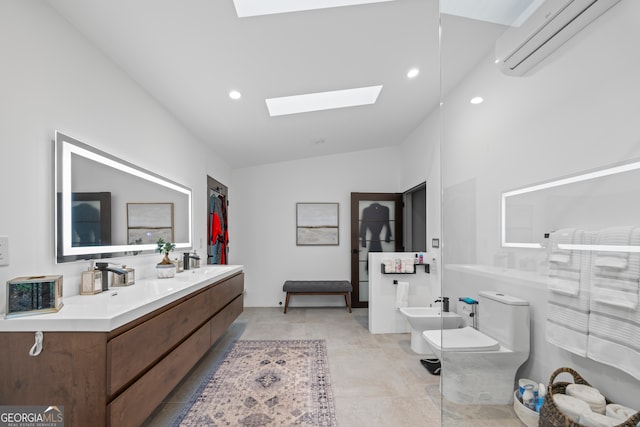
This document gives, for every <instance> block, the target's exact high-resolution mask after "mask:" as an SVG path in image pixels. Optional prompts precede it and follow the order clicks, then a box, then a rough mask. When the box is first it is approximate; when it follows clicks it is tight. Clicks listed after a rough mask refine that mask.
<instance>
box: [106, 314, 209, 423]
mask: <svg viewBox="0 0 640 427" xmlns="http://www.w3.org/2000/svg"><path fill="white" fill-rule="evenodd" d="M210 346H211V323H210V322H207V323H206V324H205V325H203V326H202V327H201V328H200V329H198V331H196V332H195V333H194V334H193V335H191V336H190V337H189V338H188V339H187V340H186V341H185V342H183V343H182V344H180V346H179V347H177V348H176V349H175V350H173V351H172V352H171V353H169V354H168V355H167V356H166V357H165V358H164V359H162V360H161V361H160V362H159V363H158V364H157V365H155V366H154V367H153V368H152V369H151V370H149V372H147V373H146V374H145V375H144V376H142V377H141V378H140V379H138V380H137V381H136V382H135V383H133V384H132V385H131V386H130V387H128V388H127V389H126V390H125V391H124V392H123V393H122V394H121V395H120V396H118V397H117V398H116V399H114V401H113V402H111V403H110V404H109V407H108V409H107V413H108V425H109V426H112V427H128V426H131V427H136V426H139V425H141V424H142V423H143V422H144V420H145V419H146V418H147V417H148V416H149V415H150V414H151V413H152V412H153V410H154V409H155V408H156V407H157V406H158V405H159V404H160V403H161V402H162V399H164V398H165V397H166V396H167V394H169V392H170V391H171V390H172V389H173V388H174V387H175V386H176V385H177V384H178V383H179V382H180V381H181V380H182V378H183V377H184V376H185V375H186V374H187V372H189V370H190V369H191V367H193V365H195V364H196V362H197V361H198V360H200V358H201V357H202V356H203V355H204V354H205V353H206V352H207V350H209V348H210Z"/></svg>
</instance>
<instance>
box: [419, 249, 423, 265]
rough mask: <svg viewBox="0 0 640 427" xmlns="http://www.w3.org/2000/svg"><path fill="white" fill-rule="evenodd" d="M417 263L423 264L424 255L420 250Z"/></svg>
mask: <svg viewBox="0 0 640 427" xmlns="http://www.w3.org/2000/svg"><path fill="white" fill-rule="evenodd" d="M418 264H424V256H423V255H422V252H420V255H419V256H418Z"/></svg>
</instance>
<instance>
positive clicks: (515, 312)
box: [478, 291, 531, 352]
mask: <svg viewBox="0 0 640 427" xmlns="http://www.w3.org/2000/svg"><path fill="white" fill-rule="evenodd" d="M478 295H479V298H478V329H479V330H480V332H483V333H484V334H486V335H489V336H490V337H492V338H493V339H495V340H496V341H498V342H499V343H500V344H501V345H503V346H504V347H506V348H508V349H510V350H513V351H523V352H529V345H530V338H529V335H530V327H531V325H530V320H529V302H528V301H525V300H523V299H520V298H517V297H513V296H510V295H506V294H503V293H500V292H495V291H481V292H479V294H478Z"/></svg>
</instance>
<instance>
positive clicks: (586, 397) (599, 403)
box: [566, 384, 607, 415]
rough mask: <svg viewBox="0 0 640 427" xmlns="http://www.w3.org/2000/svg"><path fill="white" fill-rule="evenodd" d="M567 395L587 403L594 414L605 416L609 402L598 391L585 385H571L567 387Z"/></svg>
mask: <svg viewBox="0 0 640 427" xmlns="http://www.w3.org/2000/svg"><path fill="white" fill-rule="evenodd" d="M566 393H567V395H569V396H573V397H575V398H576V399H580V400H582V401H585V402H587V403H588V404H589V407H590V408H591V410H592V411H593V412H596V413H598V414H603V415H604V413H605V410H606V407H607V401H606V399H605V398H604V396H603V395H602V393H600V391H599V390H598V389H596V388H593V387H590V386H588V385H584V384H569V385H567V388H566Z"/></svg>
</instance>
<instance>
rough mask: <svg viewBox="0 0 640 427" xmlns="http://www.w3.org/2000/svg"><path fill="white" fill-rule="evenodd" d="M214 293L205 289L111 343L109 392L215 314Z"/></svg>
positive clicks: (151, 362) (108, 352)
mask: <svg viewBox="0 0 640 427" xmlns="http://www.w3.org/2000/svg"><path fill="white" fill-rule="evenodd" d="M210 305H211V294H210V293H209V292H201V293H199V294H197V295H195V296H194V297H193V298H189V299H188V300H186V301H184V302H183V303H181V304H180V305H177V306H175V307H172V308H170V309H169V310H166V311H164V312H162V313H160V314H159V315H158V316H156V317H154V318H151V319H149V320H147V321H146V322H144V323H142V324H140V325H138V326H136V327H135V328H133V329H130V330H128V331H127V332H125V333H123V334H121V335H119V336H117V337H116V338H114V339H112V340H111V341H109V344H108V345H107V354H108V377H107V378H108V394H109V395H110V396H111V395H113V394H115V393H116V392H117V391H118V390H120V389H121V388H122V387H123V386H125V385H126V384H127V383H129V382H130V381H131V380H133V379H135V378H136V376H138V375H139V374H140V373H141V372H144V371H145V370H146V369H147V368H148V367H149V366H151V365H152V364H153V363H154V362H155V361H156V360H158V359H160V358H161V357H162V356H163V355H164V354H166V353H167V352H168V351H169V350H171V349H172V348H173V347H174V346H175V345H176V344H178V343H179V342H180V341H182V340H183V339H184V338H185V337H186V336H189V335H190V334H191V333H192V332H193V331H194V330H195V329H196V328H198V326H200V325H202V323H204V322H206V321H207V320H208V319H209V318H210V317H211V308H210Z"/></svg>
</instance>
